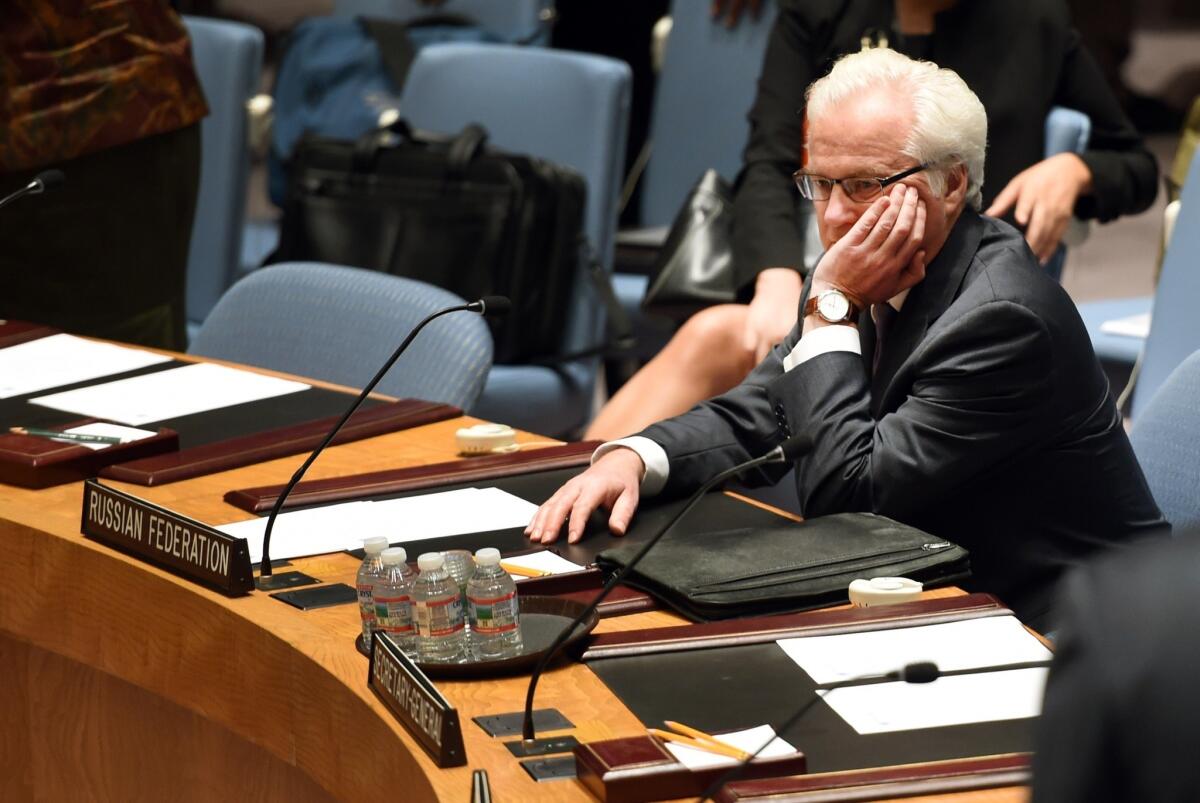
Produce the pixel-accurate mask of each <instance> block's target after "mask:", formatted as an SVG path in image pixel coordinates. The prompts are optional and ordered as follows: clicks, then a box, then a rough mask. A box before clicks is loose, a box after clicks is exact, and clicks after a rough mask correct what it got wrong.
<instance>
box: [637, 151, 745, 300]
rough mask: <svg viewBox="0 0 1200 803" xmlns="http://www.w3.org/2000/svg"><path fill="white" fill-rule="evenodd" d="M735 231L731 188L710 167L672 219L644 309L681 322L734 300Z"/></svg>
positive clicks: (735, 292)
mask: <svg viewBox="0 0 1200 803" xmlns="http://www.w3.org/2000/svg"><path fill="white" fill-rule="evenodd" d="M732 232H733V197H732V191H731V189H730V187H729V184H728V182H726V181H725V179H723V178H721V176H720V174H718V173H717V171H716V170H712V169H709V170H706V171H705V172H704V175H702V176H701V177H700V180H699V181H698V182H696V186H694V187H693V188H692V191H691V192H690V193H688V196H687V200H685V201H684V204H683V208H682V209H680V210H679V214H677V215H676V216H675V221H674V222H673V223H672V224H671V229H670V231H669V232H668V234H667V239H666V240H665V241H664V242H663V246H662V249H661V250H660V251H659V253H658V259H657V260H656V261H655V264H654V268H653V270H652V271H651V274H650V276H651V278H650V283H649V285H648V286H647V288H646V296H645V298H643V299H642V309H643V310H645V311H646V312H649V313H654V314H657V315H664V316H666V317H669V318H673V319H675V320H679V321H682V320H685V319H687V318H688V317H690V316H691V315H693V314H694V313H696V312H698V311H700V310H702V309H704V308H705V307H709V306H712V305H713V304H728V303H732V302H734V301H736V300H737V287H736V284H735V281H734V275H733V240H732V237H733V235H732Z"/></svg>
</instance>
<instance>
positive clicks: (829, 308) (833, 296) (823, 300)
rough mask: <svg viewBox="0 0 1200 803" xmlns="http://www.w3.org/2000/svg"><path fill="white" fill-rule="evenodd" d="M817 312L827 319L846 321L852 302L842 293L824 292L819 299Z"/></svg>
mask: <svg viewBox="0 0 1200 803" xmlns="http://www.w3.org/2000/svg"><path fill="white" fill-rule="evenodd" d="M817 312H819V313H821V317H822V318H824V319H825V320H827V321H844V320H845V319H846V315H847V314H848V313H849V312H850V302H849V300H847V298H846V297H845V296H844V295H842V294H841V293H838V292H827V293H823V294H821V297H820V298H819V299H817Z"/></svg>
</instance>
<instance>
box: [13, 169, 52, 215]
mask: <svg viewBox="0 0 1200 803" xmlns="http://www.w3.org/2000/svg"><path fill="white" fill-rule="evenodd" d="M66 180H67V177H66V176H65V175H63V171H61V170H43V171H42V172H40V173H38V174H37V175H36V176H34V178H33V181H31V182H29V183H28V184H26V185H25V186H24V187H22V188H21V189H19V190H17V191H16V192H14V193H12V194H10V195H7V196H5V197H4V198H3V199H0V209H3V208H4V207H5V206H8V205H9V204H10V203H12V202H13V201H15V200H17V199H18V198H24V197H25V196H26V195H41V194H42V193H43V192H46V190H52V189H54V188H55V187H57V186H59V185H61V184H62V183H63V182H65V181H66Z"/></svg>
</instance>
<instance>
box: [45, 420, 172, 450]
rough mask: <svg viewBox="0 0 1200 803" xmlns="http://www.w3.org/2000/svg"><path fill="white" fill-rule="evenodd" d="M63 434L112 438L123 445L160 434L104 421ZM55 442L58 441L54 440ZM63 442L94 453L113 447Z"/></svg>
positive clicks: (150, 430) (75, 428) (67, 430)
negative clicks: (118, 440) (117, 439)
mask: <svg viewBox="0 0 1200 803" xmlns="http://www.w3.org/2000/svg"><path fill="white" fill-rule="evenodd" d="M63 432H70V433H73V434H76V435H106V436H108V437H110V438H120V439H121V443H129V442H130V441H140V440H141V439H142V438H152V437H154V436H155V435H157V434H158V433H157V432H155V431H154V430H152V429H134V428H133V427H123V426H121V425H120V424H106V423H104V422H103V421H95V422H93V423H91V424H84V425H83V426H79V427H71V428H70V429H64V430H63ZM53 440H58V439H57V438H54V439H53ZM61 442H62V443H70V444H72V445H74V446H85V447H87V448H88V449H91V450H92V451H98V450H100V449H107V448H108V447H109V446H112V444H111V443H81V442H79V441H72V440H63V441H61Z"/></svg>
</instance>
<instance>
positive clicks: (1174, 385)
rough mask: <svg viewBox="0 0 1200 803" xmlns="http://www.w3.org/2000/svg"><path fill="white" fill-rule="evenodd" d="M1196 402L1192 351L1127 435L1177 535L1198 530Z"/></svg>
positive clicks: (1198, 365) (1199, 354) (1197, 363)
mask: <svg viewBox="0 0 1200 803" xmlns="http://www.w3.org/2000/svg"><path fill="white" fill-rule="evenodd" d="M1139 388H1140V385H1139ZM1198 400H1200V351H1196V352H1192V354H1191V356H1189V357H1187V358H1186V359H1185V360H1184V361H1183V362H1182V363H1180V365H1179V366H1178V367H1176V368H1175V370H1174V371H1172V372H1171V373H1170V375H1169V376H1168V377H1167V379H1166V380H1165V381H1164V382H1163V383H1162V385H1161V386H1159V387H1158V388H1157V389H1156V390H1155V392H1154V395H1153V397H1152V398H1150V400H1149V401H1148V402H1147V403H1146V405H1145V409H1143V410H1142V411H1141V412H1140V413H1138V416H1137V418H1136V419H1135V420H1134V423H1133V429H1132V431H1130V433H1129V439H1130V441H1132V443H1133V449H1134V452H1136V453H1137V457H1138V462H1139V463H1141V465H1142V471H1143V472H1145V474H1146V481H1147V482H1149V483H1150V490H1151V492H1152V493H1153V494H1154V499H1155V501H1156V502H1158V506H1159V508H1161V509H1162V512H1163V515H1164V516H1166V517H1167V521H1169V522H1171V526H1172V527H1173V528H1174V529H1175V531H1176V532H1183V531H1195V530H1196V528H1197V527H1198V526H1200V449H1198V448H1197V444H1200V404H1198V403H1197V401H1198Z"/></svg>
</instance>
